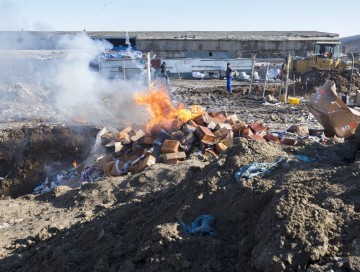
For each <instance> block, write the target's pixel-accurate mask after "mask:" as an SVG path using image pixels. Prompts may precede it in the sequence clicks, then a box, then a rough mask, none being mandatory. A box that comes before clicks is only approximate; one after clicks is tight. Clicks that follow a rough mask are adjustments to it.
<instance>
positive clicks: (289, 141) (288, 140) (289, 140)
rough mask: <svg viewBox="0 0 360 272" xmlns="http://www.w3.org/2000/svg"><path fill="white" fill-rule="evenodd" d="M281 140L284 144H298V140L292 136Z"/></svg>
mask: <svg viewBox="0 0 360 272" xmlns="http://www.w3.org/2000/svg"><path fill="white" fill-rule="evenodd" d="M280 142H281V143H282V144H284V145H296V144H297V141H296V140H295V139H292V138H285V139H283V140H281V141H280Z"/></svg>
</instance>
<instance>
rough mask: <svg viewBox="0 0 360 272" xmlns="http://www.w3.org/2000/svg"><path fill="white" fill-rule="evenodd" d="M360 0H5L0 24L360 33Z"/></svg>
mask: <svg viewBox="0 0 360 272" xmlns="http://www.w3.org/2000/svg"><path fill="white" fill-rule="evenodd" d="M359 12H360V1H359V0H341V1H339V0H337V1H335V0H326V1H325V0H297V1H295V0H253V1H248V0H246V1H241V0H234V1H221V0H181V1H171V0H136V1H131V0H128V1H122V0H118V1H116V0H112V1H107V0H11V1H10V0H0V18H1V19H0V30H21V29H23V30H24V31H27V30H31V31H82V30H84V29H86V30H87V31H129V32H131V31H200V30H203V31H212V30H216V31H222V30H223V31H292V30H293V31H295V30H296V31H301V30H311V31H323V32H330V33H337V34H339V35H340V37H347V36H353V35H359V34H360V28H359V25H360V16H359Z"/></svg>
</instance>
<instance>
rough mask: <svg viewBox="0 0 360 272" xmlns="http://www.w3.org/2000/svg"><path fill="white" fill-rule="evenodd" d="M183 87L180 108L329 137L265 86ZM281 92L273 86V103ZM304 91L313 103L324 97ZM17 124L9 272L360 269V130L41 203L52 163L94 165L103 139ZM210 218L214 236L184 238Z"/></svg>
mask: <svg viewBox="0 0 360 272" xmlns="http://www.w3.org/2000/svg"><path fill="white" fill-rule="evenodd" d="M171 84H172V89H171V97H172V100H173V101H174V102H176V103H178V102H182V103H184V104H185V105H192V104H200V105H202V106H203V107H204V108H206V109H207V110H208V111H218V110H227V111H228V112H229V113H236V114H237V115H238V116H239V119H241V120H244V121H246V122H251V121H255V120H259V121H261V122H263V123H265V124H266V125H268V126H269V127H270V129H271V130H273V131H278V130H282V129H286V128H288V127H289V126H291V125H293V124H305V125H307V126H309V127H310V128H320V125H319V124H318V123H317V121H316V120H315V119H314V118H313V117H312V115H311V114H310V112H309V111H308V110H307V108H306V105H305V103H301V104H299V105H289V104H276V103H275V104H268V103H264V99H263V98H262V94H263V89H262V86H256V87H254V88H253V90H252V92H251V93H250V95H249V87H248V86H244V85H243V83H241V82H234V93H233V94H232V95H228V94H226V92H225V82H224V81H221V80H209V81H205V80H193V81H184V80H172V82H171ZM344 88H345V87H344ZM19 89H20V90H21V88H20V87H19ZM340 89H341V87H340ZM6 90H9V89H6ZM278 90H279V86H278V85H276V84H269V85H268V87H267V89H266V92H265V94H266V95H268V94H276V92H277V91H278ZM19 92H20V93H21V91H19ZM295 92H296V93H295V94H296V95H297V96H301V97H302V98H303V101H306V99H308V97H309V95H311V94H312V93H314V89H312V88H311V89H303V88H301V86H296V89H295ZM7 105H8V109H13V110H14V109H15V106H14V105H13V106H14V107H12V106H11V105H12V104H11V103H10V104H9V103H8V104H7ZM37 105H39V107H40V105H41V107H43V109H46V107H45V106H46V103H40V102H39V103H38V104H37ZM49 109H50V108H49ZM52 110H53V109H50V110H49V112H50V111H52ZM29 112H30V111H29ZM49 116H51V113H49ZM5 117H6V118H7V119H4V116H3V119H2V120H3V121H2V124H1V125H2V130H1V155H0V160H1V165H2V167H1V168H2V169H1V173H0V176H1V177H2V178H1V180H0V184H1V188H0V189H1V190H2V191H1V192H2V194H3V197H2V199H1V200H0V207H1V209H0V230H1V233H2V235H1V236H0V245H1V247H0V248H1V249H0V258H1V259H0V270H1V271H359V270H360V257H359V256H360V228H359V222H360V216H359V213H358V210H359V208H360V202H359V198H358V194H359V191H360V187H359V181H360V156H359V154H358V150H359V149H360V143H359V142H357V140H358V139H360V131H359V129H358V130H357V135H358V137H357V138H350V139H346V140H344V139H339V138H328V140H327V141H326V142H324V143H318V142H314V141H309V140H301V141H299V142H298V144H297V145H295V146H283V145H280V144H275V143H267V142H258V141H248V140H246V139H244V138H236V139H235V141H234V146H233V147H232V148H230V149H228V150H227V151H226V152H225V153H224V154H223V155H221V156H220V157H219V158H218V159H215V160H209V158H207V157H205V156H203V155H201V154H199V153H194V154H193V155H192V156H190V158H188V159H187V160H185V161H183V162H181V163H178V164H176V165H165V164H160V163H159V164H155V165H153V166H151V167H149V168H148V169H146V170H145V171H143V172H141V173H138V174H128V175H126V176H122V177H116V178H115V177H113V178H106V179H103V180H101V181H98V182H95V183H86V184H84V185H83V186H82V187H81V188H77V189H70V188H68V187H57V188H56V189H55V190H54V191H53V192H50V193H45V194H42V195H34V194H31V192H32V189H33V188H34V187H35V185H36V184H37V183H39V181H42V180H43V179H44V178H45V176H46V174H47V172H46V171H45V170H44V168H43V166H44V164H46V162H49V160H52V161H54V162H56V165H57V166H58V168H59V169H61V167H65V166H64V165H69V164H71V162H72V160H73V158H77V159H78V160H81V159H85V158H86V154H87V153H88V152H89V150H90V148H91V146H92V144H93V143H94V140H95V135H96V133H97V131H98V130H99V128H96V127H91V126H86V127H83V126H70V125H66V124H63V123H61V124H59V123H51V122H50V121H44V120H38V119H36V120H31V122H29V121H27V120H18V119H16V118H15V117H12V116H5ZM46 119H47V118H46ZM49 120H50V119H49ZM356 139H357V140H356ZM297 155H304V156H307V157H308V158H311V159H313V160H312V161H311V162H309V161H302V160H299V159H298V158H297V157H296V156H297ZM279 158H285V159H284V160H283V162H282V163H281V164H280V165H279V166H278V167H276V168H275V169H273V170H272V171H271V172H270V173H269V174H268V175H267V176H265V177H263V178H259V177H255V178H252V179H242V180H240V181H239V182H238V181H237V180H236V179H235V177H234V174H235V173H236V172H237V171H238V170H239V169H240V168H241V167H243V166H245V165H248V164H251V163H254V162H274V161H276V160H278V159H279ZM52 165H54V164H52ZM20 195H21V196H20ZM11 196H12V197H11ZM203 214H209V215H212V216H214V217H215V222H214V224H213V225H212V227H213V229H214V230H215V232H214V234H213V235H208V234H203V235H191V234H188V233H186V232H184V230H183V229H182V227H181V226H180V222H181V221H183V222H184V223H185V224H186V225H189V224H190V223H191V222H192V221H193V220H195V219H196V218H197V217H198V216H200V215H203Z"/></svg>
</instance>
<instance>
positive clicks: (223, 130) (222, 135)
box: [214, 127, 232, 140]
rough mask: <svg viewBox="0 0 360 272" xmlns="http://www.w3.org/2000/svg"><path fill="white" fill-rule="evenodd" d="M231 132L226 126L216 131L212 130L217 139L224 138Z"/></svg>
mask: <svg viewBox="0 0 360 272" xmlns="http://www.w3.org/2000/svg"><path fill="white" fill-rule="evenodd" d="M231 133H232V130H229V129H227V128H225V127H224V128H220V129H218V130H217V131H215V132H214V136H215V138H216V139H217V140H221V139H225V138H227V137H229V134H231Z"/></svg>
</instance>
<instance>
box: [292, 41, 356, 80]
mask: <svg viewBox="0 0 360 272" xmlns="http://www.w3.org/2000/svg"><path fill="white" fill-rule="evenodd" d="M339 49H340V43H339V42H317V43H315V45H314V51H313V52H312V54H310V55H309V56H307V57H305V58H294V59H293V61H292V66H291V68H290V73H292V74H295V76H296V77H297V78H301V82H302V83H304V84H305V83H306V82H307V81H309V80H311V79H314V78H316V77H319V76H321V75H323V74H325V73H329V72H332V71H339V72H341V71H345V70H351V69H352V68H353V67H354V61H353V60H352V59H351V58H349V57H347V55H346V54H343V53H340V50H339ZM355 66H356V65H355ZM290 78H291V77H290Z"/></svg>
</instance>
